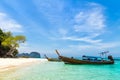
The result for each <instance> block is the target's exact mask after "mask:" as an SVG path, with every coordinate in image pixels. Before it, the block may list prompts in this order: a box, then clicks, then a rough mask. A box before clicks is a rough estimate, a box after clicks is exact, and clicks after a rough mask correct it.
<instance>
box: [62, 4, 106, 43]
mask: <svg viewBox="0 0 120 80" xmlns="http://www.w3.org/2000/svg"><path fill="white" fill-rule="evenodd" d="M87 7H89V8H85V9H83V10H81V11H80V12H79V13H77V14H76V15H75V17H74V19H73V21H74V23H75V24H74V25H73V31H71V32H72V33H73V34H71V35H70V36H67V33H68V34H69V32H67V33H66V35H64V36H63V37H62V38H61V39H63V40H72V41H79V42H86V43H91V44H99V43H101V42H102V41H103V40H102V39H95V38H96V37H98V36H100V35H101V34H103V32H104V31H105V28H106V24H105V16H104V14H103V9H104V8H103V7H102V6H101V5H99V4H96V3H89V4H88V5H87ZM63 32H64V31H62V33H63ZM71 32H70V33H71ZM81 34H83V35H81Z"/></svg>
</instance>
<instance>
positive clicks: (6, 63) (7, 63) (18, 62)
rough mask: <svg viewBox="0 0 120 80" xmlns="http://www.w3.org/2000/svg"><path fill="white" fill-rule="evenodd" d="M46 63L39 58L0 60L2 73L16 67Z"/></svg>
mask: <svg viewBox="0 0 120 80" xmlns="http://www.w3.org/2000/svg"><path fill="white" fill-rule="evenodd" d="M45 61H47V60H46V59H37V58H0V71H6V70H9V69H12V68H15V67H20V66H27V65H31V64H35V63H37V62H45Z"/></svg>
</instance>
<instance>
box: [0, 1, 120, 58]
mask: <svg viewBox="0 0 120 80" xmlns="http://www.w3.org/2000/svg"><path fill="white" fill-rule="evenodd" d="M119 3H120V1H119V0H109V1H108V0H0V28H1V29H2V30H4V31H11V32H13V34H14V35H18V34H20V35H21V34H22V35H25V36H26V38H27V41H26V43H24V44H21V46H20V47H19V52H20V53H22V52H32V51H37V52H40V53H41V54H47V55H49V56H52V55H56V54H55V51H54V50H55V49H58V50H59V51H60V53H61V54H63V55H69V56H78V55H79V56H80V55H83V54H85V55H98V53H100V52H102V51H110V53H109V54H112V55H114V56H120V54H119V52H120V49H119V48H120V36H119V34H120V9H119V8H120V5H119Z"/></svg>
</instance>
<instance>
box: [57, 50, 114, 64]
mask: <svg viewBox="0 0 120 80" xmlns="http://www.w3.org/2000/svg"><path fill="white" fill-rule="evenodd" d="M56 53H57V54H58V56H59V58H60V59H61V60H62V61H63V62H64V63H65V64H114V59H113V57H112V56H111V55H109V56H108V60H103V59H102V58H101V57H93V56H83V59H81V60H80V59H75V58H73V57H71V58H70V57H65V56H61V55H60V54H59V52H58V51H57V50H56Z"/></svg>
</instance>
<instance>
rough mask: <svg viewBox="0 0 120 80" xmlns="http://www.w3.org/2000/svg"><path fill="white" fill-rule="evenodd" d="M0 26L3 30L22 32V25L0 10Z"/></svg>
mask: <svg viewBox="0 0 120 80" xmlns="http://www.w3.org/2000/svg"><path fill="white" fill-rule="evenodd" d="M0 28H1V29H2V30H5V31H11V32H23V30H22V25H20V24H18V23H17V22H16V21H15V20H14V19H11V18H10V17H9V16H8V15H7V14H5V13H1V12H0Z"/></svg>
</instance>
